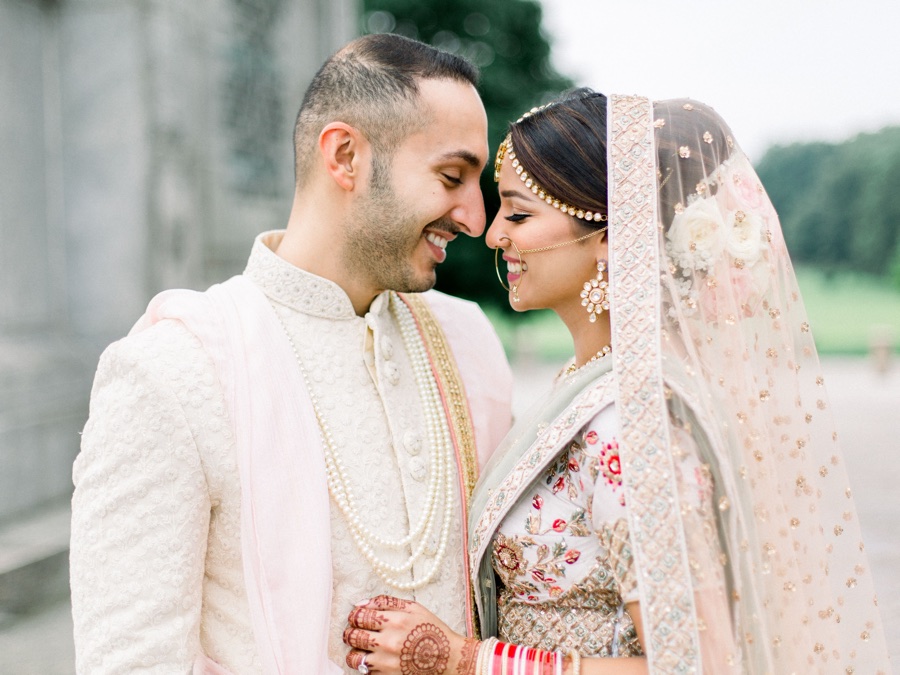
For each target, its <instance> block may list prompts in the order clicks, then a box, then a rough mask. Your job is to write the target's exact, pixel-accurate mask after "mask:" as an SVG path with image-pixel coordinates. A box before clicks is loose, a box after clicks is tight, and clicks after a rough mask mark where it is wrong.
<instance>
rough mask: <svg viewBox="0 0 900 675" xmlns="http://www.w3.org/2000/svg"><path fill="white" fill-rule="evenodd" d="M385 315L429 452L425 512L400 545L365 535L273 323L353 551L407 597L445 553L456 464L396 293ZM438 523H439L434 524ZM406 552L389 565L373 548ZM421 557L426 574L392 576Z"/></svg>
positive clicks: (329, 440)
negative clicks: (405, 364) (427, 558)
mask: <svg viewBox="0 0 900 675" xmlns="http://www.w3.org/2000/svg"><path fill="white" fill-rule="evenodd" d="M390 309H391V312H392V314H393V315H394V318H395V319H396V320H397V324H398V325H399V327H400V335H401V337H402V339H403V344H404V346H405V347H406V352H407V354H409V358H410V364H411V366H412V369H413V375H414V377H415V380H416V384H417V387H418V391H419V398H420V400H421V401H422V407H423V412H424V414H425V427H426V430H427V433H428V446H429V448H430V453H429V465H430V466H429V473H430V475H429V477H428V488H427V492H426V498H425V508H424V509H423V510H422V514H421V516H420V519H419V522H418V523H417V524H416V526H415V527H411V528H410V532H409V534H407V535H406V536H405V537H403V538H402V539H387V538H385V537H382V536H381V535H379V534H378V533H376V532H373V531H370V530H369V529H368V528H367V527H366V526H365V525H364V524H363V522H362V519H361V518H360V513H361V512H362V511H363V510H364V508H363V509H360V508H359V506H358V504H357V500H356V496H355V494H354V491H353V485H352V484H351V483H350V481H349V480H348V478H347V472H346V470H345V467H344V462H343V460H342V459H341V456H340V453H339V452H338V449H337V445H336V444H335V442H334V438H333V436H332V434H331V429H330V428H329V426H328V424H327V423H326V422H325V417H324V415H323V414H322V409H321V406H320V405H319V398H318V396H317V395H316V394H315V392H314V391H313V389H312V386H311V381H312V379H311V378H310V376H309V373H308V372H307V370H306V367H305V366H304V365H303V361H302V360H301V358H300V352H299V351H298V349H297V346H296V344H294V340H293V338H292V337H291V334H290V331H288V329H287V326H286V325H285V323H284V321H283V320H282V319H281V317H280V316H279V317H278V318H279V321H280V322H281V326H282V328H283V329H284V332H285V335H287V338H288V342H289V343H290V345H291V349H292V350H293V352H294V357H295V358H296V359H297V365H298V366H299V367H300V373H301V374H302V375H303V379H304V381H305V383H306V388H307V389H308V390H309V398H310V401H311V402H312V406H313V411H314V412H315V414H316V420H318V422H319V430H320V431H321V433H322V441H323V445H324V449H325V473H326V476H327V478H328V490H329V492H330V493H331V497H332V499H334V501H335V503H336V504H337V506H338V509H340V511H341V513H342V514H343V516H344V518H345V520H346V522H347V524H348V525H349V528H350V534H351V536H352V537H353V541H354V542H355V543H356V546H357V548H358V549H359V551H360V553H362V554H363V556H365V558H366V560H368V561H369V564H370V565H371V566H372V569H374V570H375V573H376V574H377V575H378V577H379V578H380V579H381V580H382V581H383V582H384V583H386V584H388V585H389V586H391V587H393V588H396V589H398V590H404V591H408V590H415V589H417V588H421V587H422V586H425V585H427V584H429V583H431V581H432V580H433V579H434V577H435V575H436V574H437V572H438V570H439V569H440V566H441V563H442V562H443V560H444V556H445V554H446V552H447V542H448V540H449V537H450V525H451V523H452V521H453V517H452V513H453V496H454V494H455V487H456V486H455V485H454V477H455V471H454V468H455V462H454V452H453V443H452V441H451V440H450V431H449V429H448V428H447V418H446V416H445V415H444V407H443V403H442V401H441V395H440V391H439V390H438V386H437V382H435V379H434V374H433V373H432V371H431V363H430V361H429V359H428V353H427V352H426V351H425V345H424V344H423V343H422V338H421V336H420V335H419V331H418V328H417V327H416V322H415V318H414V317H413V315H412V312H411V311H410V309H409V307H407V306H406V303H404V302H403V301H402V300H400V299H399V298H398V297H397V295H396V294H395V293H391V294H390ZM276 314H277V312H276ZM439 518H440V523H438V519H439ZM438 530H439V533H438V534H437V537H438V547H437V550H436V551H430V550H428V545H429V543H430V542H431V540H432V539H433V538H434V536H435V533H436V532H437V531H438ZM407 546H409V547H410V548H411V551H412V552H411V554H410V555H409V556H408V557H407V558H406V560H405V561H404V562H403V563H402V564H399V565H391V564H390V563H387V562H385V561H384V560H382V559H381V558H379V557H378V556H377V555H376V549H378V548H381V549H392V550H397V549H402V548H405V547H407ZM423 555H433V556H434V557H433V562H432V565H431V568H430V569H429V570H428V571H427V573H426V574H425V575H424V576H422V577H421V578H420V579H418V580H416V581H400V580H399V579H398V578H397V575H400V574H402V573H403V572H407V571H409V570H412V568H413V565H414V564H415V563H416V561H417V560H418V559H419V558H421V557H422V556H423Z"/></svg>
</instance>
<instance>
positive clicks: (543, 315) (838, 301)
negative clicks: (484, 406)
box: [487, 268, 900, 361]
mask: <svg viewBox="0 0 900 675" xmlns="http://www.w3.org/2000/svg"><path fill="white" fill-rule="evenodd" d="M797 278H798V280H799V283H800V290H801V292H802V294H803V301H804V303H805V304H806V311H807V313H808V314H809V322H810V325H811V326H812V329H813V335H815V337H816V345H817V347H818V349H819V352H820V353H821V354H859V355H862V354H865V353H867V352H868V350H869V345H870V342H871V341H872V339H873V338H874V337H877V336H878V335H881V334H887V335H888V336H890V337H891V339H892V341H893V345H894V351H895V352H900V290H897V289H896V287H894V286H892V285H891V284H890V282H888V281H886V280H884V279H879V278H874V277H867V276H864V275H858V274H849V273H844V274H835V275H832V276H830V277H829V276H826V275H825V274H823V273H822V272H820V271H818V270H816V269H813V268H800V269H798V270H797ZM487 313H488V316H489V317H490V319H491V322H492V323H493V324H494V326H495V327H496V329H497V333H498V334H499V335H500V339H501V340H502V341H503V345H504V346H505V347H506V350H507V354H509V355H510V357H513V355H520V356H523V355H526V354H531V355H534V356H536V357H537V358H540V359H543V360H548V361H562V360H565V359H566V358H567V357H568V356H570V355H571V354H572V340H571V338H570V337H569V333H568V331H567V330H566V327H565V326H564V325H563V324H562V322H561V321H560V320H559V319H558V318H557V317H556V315H555V314H553V313H552V312H549V311H542V312H527V313H525V314H516V315H513V316H510V315H509V314H504V313H501V312H499V311H496V310H491V309H488V310H487Z"/></svg>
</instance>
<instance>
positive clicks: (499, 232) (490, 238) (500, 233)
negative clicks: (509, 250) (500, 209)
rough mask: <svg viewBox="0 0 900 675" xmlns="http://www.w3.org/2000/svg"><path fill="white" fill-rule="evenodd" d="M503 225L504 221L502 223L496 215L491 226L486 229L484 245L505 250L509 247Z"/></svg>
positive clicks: (498, 215)
mask: <svg viewBox="0 0 900 675" xmlns="http://www.w3.org/2000/svg"><path fill="white" fill-rule="evenodd" d="M505 224H506V221H504V220H503V219H502V218H501V217H500V214H499V213H498V214H497V215H496V216H495V217H494V221H493V222H492V223H491V226H490V227H489V228H488V231H487V234H486V235H485V236H484V243H486V244H487V245H488V247H489V248H506V247H507V246H509V241H510V240H509V237H508V236H507V235H506V233H505V232H504V227H503V226H504V225H505Z"/></svg>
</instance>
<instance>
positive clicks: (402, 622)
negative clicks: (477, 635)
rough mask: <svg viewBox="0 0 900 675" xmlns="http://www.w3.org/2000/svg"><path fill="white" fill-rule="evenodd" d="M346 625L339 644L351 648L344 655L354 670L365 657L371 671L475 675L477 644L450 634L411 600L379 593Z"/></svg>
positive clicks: (443, 625)
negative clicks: (342, 643)
mask: <svg viewBox="0 0 900 675" xmlns="http://www.w3.org/2000/svg"><path fill="white" fill-rule="evenodd" d="M347 623H348V626H347V629H346V630H345V631H344V643H345V644H347V645H349V646H350V647H352V649H351V650H350V652H349V653H348V654H347V665H348V666H350V667H351V668H354V669H359V666H360V663H362V662H363V659H365V665H366V667H367V668H368V672H371V673H385V674H394V673H399V674H400V675H441V674H442V673H458V674H459V675H471V674H473V673H474V672H475V656H476V654H477V652H478V641H477V640H474V639H471V638H466V637H465V636H463V635H460V634H459V633H454V632H453V631H452V630H450V629H449V628H448V627H447V625H446V624H445V623H444V622H443V621H441V620H440V619H439V618H437V617H436V616H435V615H434V614H432V613H431V612H429V611H428V610H427V609H425V608H424V607H422V605H420V604H419V603H417V602H413V601H411V600H401V599H400V598H394V597H391V596H389V595H379V596H377V597H374V598H372V599H371V600H368V601H367V602H365V603H363V604H360V605H357V606H356V607H355V608H354V609H353V611H352V612H350V615H349V616H348V617H347ZM361 672H366V671H365V669H363V670H362V671H361Z"/></svg>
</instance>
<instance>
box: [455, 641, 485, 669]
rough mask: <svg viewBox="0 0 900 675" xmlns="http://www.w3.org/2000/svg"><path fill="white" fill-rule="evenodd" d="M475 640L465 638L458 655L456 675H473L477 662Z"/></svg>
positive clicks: (477, 643) (476, 644)
mask: <svg viewBox="0 0 900 675" xmlns="http://www.w3.org/2000/svg"><path fill="white" fill-rule="evenodd" d="M479 644H480V643H479V642H478V640H476V639H475V638H466V641H465V642H463V646H462V649H461V650H460V654H459V663H457V664H456V673H457V675H475V666H476V664H477V662H478V645H479Z"/></svg>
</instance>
